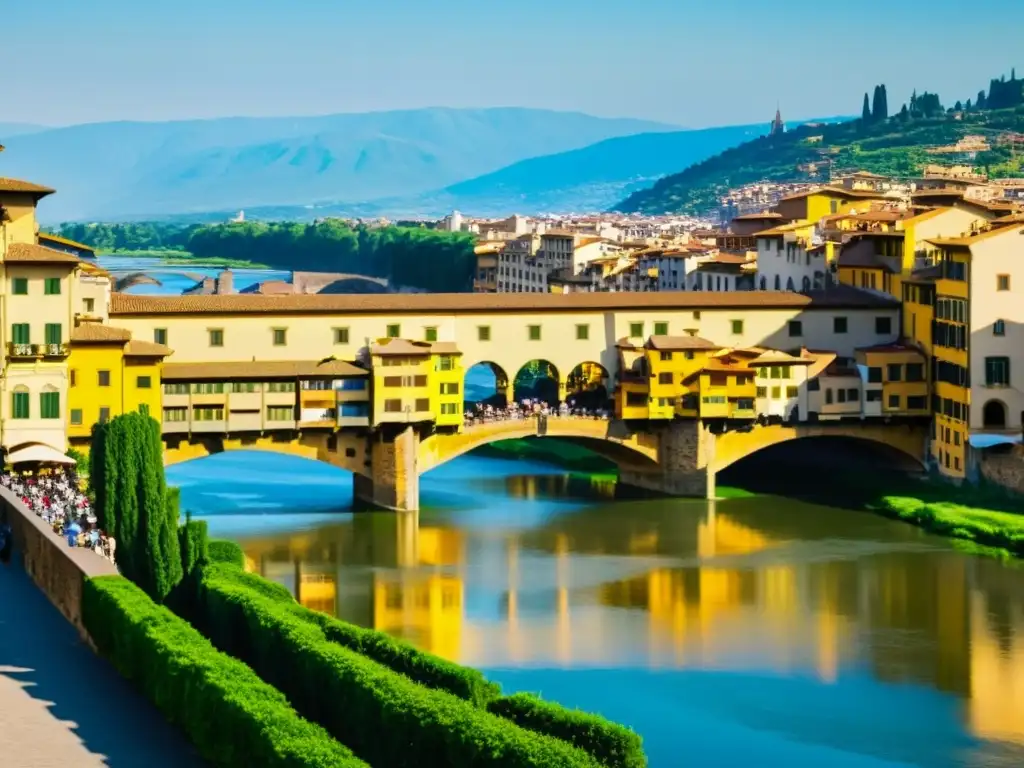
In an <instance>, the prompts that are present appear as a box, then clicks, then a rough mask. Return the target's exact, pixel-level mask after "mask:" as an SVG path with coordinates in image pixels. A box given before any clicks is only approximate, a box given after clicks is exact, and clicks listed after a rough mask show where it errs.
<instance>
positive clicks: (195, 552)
mask: <svg viewBox="0 0 1024 768" xmlns="http://www.w3.org/2000/svg"><path fill="white" fill-rule="evenodd" d="M206 539H207V532H206V521H205V520H193V519H192V518H191V517H189V518H188V519H187V520H186V521H185V524H184V525H183V526H181V527H180V528H179V529H178V548H179V551H180V553H181V572H182V574H184V575H185V576H189V575H191V573H192V571H193V570H194V569H195V567H196V566H197V565H202V564H203V563H205V562H206V557H207V555H206V550H207V542H206Z"/></svg>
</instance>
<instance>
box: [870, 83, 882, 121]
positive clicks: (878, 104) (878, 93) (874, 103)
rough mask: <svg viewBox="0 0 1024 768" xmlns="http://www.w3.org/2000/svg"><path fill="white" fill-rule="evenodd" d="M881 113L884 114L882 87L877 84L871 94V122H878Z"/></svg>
mask: <svg viewBox="0 0 1024 768" xmlns="http://www.w3.org/2000/svg"><path fill="white" fill-rule="evenodd" d="M880 114H882V89H881V88H880V87H879V86H877V85H876V86H875V92H874V93H873V94H872V95H871V122H873V123H877V122H878V116H879V115H880Z"/></svg>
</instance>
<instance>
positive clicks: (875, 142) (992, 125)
mask: <svg viewBox="0 0 1024 768" xmlns="http://www.w3.org/2000/svg"><path fill="white" fill-rule="evenodd" d="M1022 134H1024V80H1021V79H1018V78H1017V76H1016V72H1011V73H1010V77H1009V78H1006V77H1005V76H1004V77H1001V78H998V79H993V80H992V82H991V83H990V84H989V88H988V90H987V91H985V90H982V91H980V92H979V93H978V94H977V97H976V98H975V99H973V100H972V99H968V100H967V101H966V102H960V101H957V102H956V103H955V104H952V105H947V106H944V105H943V103H942V100H941V99H940V98H939V95H938V94H935V93H928V92H924V93H920V94H919V93H917V92H915V93H914V94H913V95H912V96H911V98H910V100H909V101H908V102H907V103H906V104H903V105H902V107H901V108H900V109H899V110H898V111H897V112H896V113H895V114H890V113H889V105H888V94H887V93H886V89H885V86H884V85H879V86H876V87H875V90H874V93H873V96H872V97H869V96H868V94H867V93H865V94H864V100H863V107H862V110H861V117H860V118H858V119H856V120H850V121H847V122H843V123H837V124H814V123H808V124H806V125H801V126H799V127H797V128H795V129H793V130H791V131H786V132H785V133H781V134H776V135H768V136H761V137H760V138H757V139H754V140H753V141H748V142H746V143H744V144H741V145H739V146H737V147H733V148H731V149H727V150H725V151H724V152H722V153H720V154H718V155H715V156H714V157H711V158H708V159H707V160H704V161H702V162H699V163H697V164H695V165H691V166H690V167H689V168H687V169H686V170H684V171H682V172H681V173H676V174H673V175H671V176H666V177H665V178H663V179H661V180H659V181H658V182H657V183H655V184H654V186H653V187H651V188H650V189H646V190H642V191H639V192H635V193H634V194H632V195H630V196H629V197H628V198H626V199H625V200H624V201H622V202H621V203H619V204H618V205H616V206H615V208H614V210H617V211H623V212H630V213H633V212H636V213H647V214H662V213H701V212H705V211H708V210H710V209H712V208H714V207H716V206H717V204H718V200H719V198H720V197H721V196H722V195H723V194H725V193H726V192H727V191H728V190H729V189H731V188H735V187H738V186H742V185H744V184H751V183H755V182H758V181H772V182H815V181H820V182H825V181H827V180H828V179H829V174H830V170H831V169H840V168H841V169H847V168H857V169H862V170H866V171H871V172H873V173H880V174H885V175H888V176H894V177H902V178H908V177H913V176H919V175H921V173H922V172H923V169H924V167H925V166H926V165H929V164H952V163H966V164H969V165H972V166H974V167H975V168H977V169H978V170H979V171H982V172H985V173H987V174H988V175H989V176H991V177H1007V176H1019V175H1024V137H1022ZM966 136H981V137H983V138H984V139H985V142H986V145H987V148H986V149H982V150H978V149H976V148H972V149H971V150H970V151H964V152H958V151H956V149H957V147H956V145H957V143H958V142H959V141H960V140H961V139H963V138H964V137H966Z"/></svg>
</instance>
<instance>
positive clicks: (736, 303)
mask: <svg viewBox="0 0 1024 768" xmlns="http://www.w3.org/2000/svg"><path fill="white" fill-rule="evenodd" d="M880 301H881V302H882V303H880ZM896 303H898V302H895V300H893V301H892V302H888V301H882V300H881V299H880V298H879V297H878V296H875V295H872V294H868V293H864V292H861V291H857V290H855V289H846V288H843V287H838V288H832V289H829V290H827V291H821V292H815V293H810V294H800V293H790V292H783V291H664V292H661V291H658V292H651V293H644V294H642V295H641V294H637V293H631V292H627V291H616V292H607V293H605V292H593V293H591V292H586V293H410V294H333V295H324V294H310V295H292V296H260V295H246V294H227V295H210V296H142V295H132V294H127V293H113V294H112V295H111V297H110V314H111V315H126V316H139V315H143V316H150V315H172V314H194V315H239V314H241V315H247V314H256V313H260V314H268V315H269V314H303V315H306V314H332V315H345V314H378V315H397V314H425V313H428V314H441V315H448V314H455V313H466V314H471V313H489V312H509V313H516V312H518V313H524V314H529V313H536V312H585V311H595V312H605V311H609V310H633V311H636V310H646V309H685V310H695V309H807V308H815V307H841V308H846V309H858V308H862V309H871V308H875V307H879V306H890V304H893V305H894V304H896Z"/></svg>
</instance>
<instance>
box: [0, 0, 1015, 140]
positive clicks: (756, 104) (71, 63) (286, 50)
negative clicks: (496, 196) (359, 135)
mask: <svg viewBox="0 0 1024 768" xmlns="http://www.w3.org/2000/svg"><path fill="white" fill-rule="evenodd" d="M4 5H5V6H8V7H6V8H5V9H4V11H3V16H2V25H3V44H2V46H0V71H3V72H5V73H6V74H7V75H8V77H6V78H5V80H4V86H3V104H4V106H5V108H6V109H5V111H4V112H3V113H0V121H27V122H39V123H44V124H50V125H60V124H69V123H76V122H95V121H103V120H118V119H138V120H165V119H179V118H194V117H218V116H227V115H302V114H325V113H332V112H361V111H368V110H379V109H404V108H416V107H423V106H453V107H486V106H512V105H514V106H530V107H543V108H549V109H565V110H578V111H583V112H589V113H591V114H597V115H607V116H631V117H645V118H650V119H655V120H663V121H666V122H671V123H675V124H679V125H686V126H693V127H698V126H707V125H721V124H730V123H745V122H753V121H757V122H761V121H764V120H767V119H770V118H771V116H772V115H773V114H774V112H775V105H776V102H778V103H779V104H781V106H782V110H783V116H784V117H785V116H787V115H788V116H790V117H813V116H827V115H832V114H853V113H857V112H859V108H860V100H861V97H862V94H863V93H864V91H865V90H871V89H872V88H873V87H874V84H875V83H878V82H884V83H886V86H887V90H888V94H889V104H890V108H892V107H893V105H897V106H898V105H899V103H901V102H902V101H904V100H905V99H906V97H907V96H908V95H909V93H910V91H911V90H912V89H913V88H918V89H929V90H937V91H938V92H939V94H940V95H941V96H942V97H943V99H944V100H947V101H950V102H952V101H955V100H956V99H958V98H967V97H968V96H973V95H974V94H975V93H977V91H978V89H979V88H981V87H983V86H984V85H987V83H988V80H989V78H990V77H991V76H993V75H995V74H998V73H1002V72H1008V71H1009V69H1010V67H1011V66H1014V65H1021V69H1024V59H1022V60H1020V61H1014V60H1013V58H1014V55H1015V54H1016V55H1018V56H1020V55H1021V51H1022V48H1021V44H1020V34H1021V30H1024V2H1021V1H1020V0H990V1H989V2H988V3H983V4H982V6H984V7H983V9H982V12H981V13H979V14H978V15H977V16H974V15H971V14H966V15H965V10H966V9H968V8H971V7H974V8H981V6H978V5H972V4H971V3H968V2H967V0H884V1H883V0H857V1H856V2H831V3H830V2H822V0H813V1H812V0H784V1H781V0H780V1H778V2H769V1H767V0H712V1H709V0H544V1H541V0H517V1H516V2H509V1H507V0H475V2H471V1H470V0H429V1H425V0H373V1H372V2H370V1H368V0H288V1H287V2H285V1H284V0H273V1H271V0H176V1H175V2H173V3H168V2H163V3H156V2H139V0H89V1H88V2H84V1H83V0H34V1H29V2H11V3H4Z"/></svg>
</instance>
